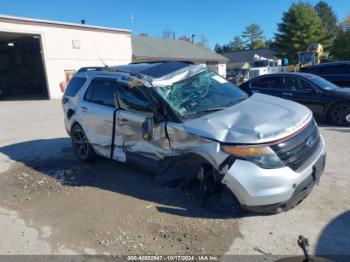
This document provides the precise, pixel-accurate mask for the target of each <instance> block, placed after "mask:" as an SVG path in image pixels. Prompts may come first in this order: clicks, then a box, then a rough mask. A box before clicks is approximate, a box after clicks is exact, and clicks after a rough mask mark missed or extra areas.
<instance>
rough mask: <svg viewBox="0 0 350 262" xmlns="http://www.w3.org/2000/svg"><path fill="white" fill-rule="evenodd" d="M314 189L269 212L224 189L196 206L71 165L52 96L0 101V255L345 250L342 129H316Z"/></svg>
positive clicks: (151, 186) (140, 180) (175, 192)
mask: <svg viewBox="0 0 350 262" xmlns="http://www.w3.org/2000/svg"><path fill="white" fill-rule="evenodd" d="M321 133H322V135H323V136H324V138H325V141H326V145H327V157H328V159H327V166H326V171H325V174H324V175H323V177H322V179H321V184H320V186H319V187H317V188H315V189H314V191H313V192H312V193H311V195H310V196H309V197H308V198H307V199H306V200H305V201H303V203H301V204H300V205H299V206H297V207H296V208H295V209H293V210H291V211H288V212H285V213H282V214H278V215H273V216H262V215H257V214H252V213H247V212H243V211H241V210H240V209H239V208H238V207H237V204H236V203H234V202H232V201H231V199H230V198H229V196H228V195H227V194H225V192H224V193H223V194H222V196H220V197H218V199H216V200H217V202H212V203H211V204H210V206H209V208H206V209H204V208H200V207H199V205H198V203H197V201H196V200H195V199H194V197H193V195H192V194H191V193H190V192H185V191H181V190H179V189H173V188H166V187H162V186H160V185H159V184H158V183H157V182H156V181H155V180H154V179H153V177H152V176H151V175H149V174H145V173H144V172H143V171H142V170H139V169H137V168H135V167H133V166H130V165H129V166H128V165H124V164H120V163H117V162H114V161H110V160H106V159H99V160H98V161H96V162H95V163H92V164H82V163H80V162H79V161H78V160H77V159H76V157H75V156H74V154H73V151H72V148H71V143H70V139H69V137H68V136H67V134H66V133H65V130H64V127H63V116H62V112H61V108H60V103H59V101H17V102H2V103H0V254H115V255H121V254H128V255H129V254H215V255H222V254H253V255H254V254H271V255H295V254H301V250H300V249H299V248H298V246H297V244H296V239H297V237H298V236H299V235H304V236H306V237H307V238H308V239H309V241H310V244H311V253H312V254H316V255H322V254H337V255H339V254H348V255H350V237H349V236H350V212H349V208H350V192H349V186H350V183H349V181H350V177H349V175H350V174H349V168H350V149H349V145H350V129H349V128H335V127H328V126H324V127H321Z"/></svg>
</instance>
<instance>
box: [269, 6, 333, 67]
mask: <svg viewBox="0 0 350 262" xmlns="http://www.w3.org/2000/svg"><path fill="white" fill-rule="evenodd" d="M275 36H276V47H277V49H278V51H279V53H280V56H281V57H288V58H289V59H290V61H291V62H292V63H296V62H297V58H298V54H297V52H298V51H305V50H307V48H308V47H309V46H310V44H313V43H320V44H322V45H323V46H324V48H327V47H329V46H330V42H331V40H330V36H329V34H328V33H327V32H326V30H325V29H324V27H323V25H322V22H321V19H320V18H319V16H318V14H317V12H316V10H315V9H314V7H313V6H312V5H310V4H307V3H303V2H300V3H298V4H292V6H291V7H290V8H289V10H288V11H287V12H285V13H283V17H282V22H281V23H280V24H278V29H277V33H276V34H275Z"/></svg>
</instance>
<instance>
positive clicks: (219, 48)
mask: <svg viewBox="0 0 350 262" xmlns="http://www.w3.org/2000/svg"><path fill="white" fill-rule="evenodd" d="M214 50H215V52H216V53H218V54H220V53H222V51H223V50H222V46H221V45H220V44H219V43H216V44H215V48H214Z"/></svg>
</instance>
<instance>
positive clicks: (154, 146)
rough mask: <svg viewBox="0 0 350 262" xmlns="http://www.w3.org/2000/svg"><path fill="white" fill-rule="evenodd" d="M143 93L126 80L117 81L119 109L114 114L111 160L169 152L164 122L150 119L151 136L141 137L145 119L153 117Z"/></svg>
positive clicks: (156, 157) (159, 155) (162, 156)
mask: <svg viewBox="0 0 350 262" xmlns="http://www.w3.org/2000/svg"><path fill="white" fill-rule="evenodd" d="M143 92H144V91H141V89H140V88H138V87H129V86H128V85H127V84H126V83H125V84H124V83H121V82H118V88H117V102H118V106H119V109H118V111H117V112H116V115H115V136H114V146H115V148H114V151H113V159H117V160H119V161H127V160H128V159H127V156H128V155H130V156H131V155H138V156H143V157H147V158H151V159H154V160H159V159H162V158H164V157H166V156H168V155H169V153H170V146H169V140H168V138H167V136H166V132H165V121H158V122H154V135H153V137H152V138H151V139H146V138H145V137H144V125H145V122H146V119H147V118H151V119H153V115H154V112H153V111H152V109H151V106H150V103H149V101H148V99H147V98H146V96H145V95H144V93H143ZM153 120H154V119H153ZM127 153H130V154H127Z"/></svg>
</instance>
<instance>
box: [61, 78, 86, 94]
mask: <svg viewBox="0 0 350 262" xmlns="http://www.w3.org/2000/svg"><path fill="white" fill-rule="evenodd" d="M85 82H86V78H85V77H73V78H72V79H71V80H70V81H69V83H68V86H67V89H66V91H65V92H64V95H65V96H72V97H73V96H75V95H76V94H77V93H78V92H79V90H80V88H81V87H82V86H83V85H84V84H85Z"/></svg>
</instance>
